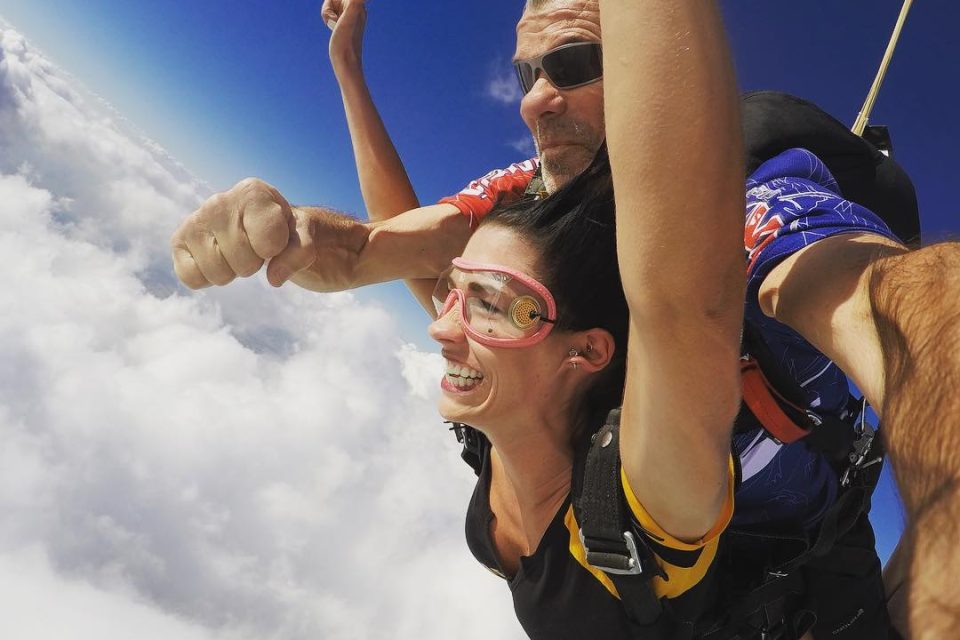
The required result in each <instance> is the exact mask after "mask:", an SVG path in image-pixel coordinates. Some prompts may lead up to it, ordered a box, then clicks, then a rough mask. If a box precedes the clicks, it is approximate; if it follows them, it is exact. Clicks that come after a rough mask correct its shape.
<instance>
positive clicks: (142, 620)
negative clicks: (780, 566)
mask: <svg viewBox="0 0 960 640" xmlns="http://www.w3.org/2000/svg"><path fill="white" fill-rule="evenodd" d="M0 55H2V58H0V256H2V257H3V259H2V261H0V264H2V267H0V442H2V443H3V444H2V447H0V601H3V602H5V607H4V609H5V611H6V614H5V615H4V616H0V637H4V638H31V640H46V639H48V638H50V639H53V638H56V639H57V640H60V639H62V638H69V639H74V638H80V639H85V638H88V637H89V638H93V637H96V638H108V639H109V638H128V637H138V638H148V639H149V638H153V637H157V638H159V637H165V638H170V637H174V638H184V639H186V640H193V639H194V638H197V639H204V640H207V639H217V640H220V639H228V640H234V639H236V640H245V639H247V638H257V639H261V638H271V639H277V640H288V639H289V640H299V639H301V638H303V639H306V638H311V639H312V638H337V639H341V638H451V637H456V638H465V639H469V638H477V639H480V638H483V639H486V638H510V637H521V634H520V632H519V627H518V625H517V623H516V621H515V620H514V619H513V614H512V609H511V606H510V599H509V591H508V590H507V588H506V587H505V585H503V584H502V582H500V581H498V580H497V579H495V578H491V577H490V576H489V574H488V573H487V572H486V571H484V570H483V569H482V568H480V567H479V566H478V565H477V564H476V563H475V562H474V561H473V560H472V558H471V557H470V556H469V552H468V551H467V549H466V545H465V543H464V541H463V533H462V531H463V513H464V510H465V506H466V502H467V499H468V497H469V495H470V491H471V489H472V480H473V479H472V473H471V472H470V471H469V470H468V469H467V468H466V467H465V466H464V465H463V464H462V463H461V462H460V460H459V456H458V455H457V450H456V446H455V444H454V442H453V440H452V437H451V436H449V435H448V434H447V433H446V430H445V428H444V426H443V425H442V424H441V421H440V419H439V418H438V417H437V415H436V412H435V410H434V406H433V401H434V393H435V390H436V380H437V378H438V375H439V373H438V371H439V367H438V359H437V357H436V356H435V355H432V354H425V353H421V352H419V351H417V350H416V349H414V348H412V347H409V346H404V344H403V341H402V340H401V339H400V337H399V336H398V333H397V329H396V325H395V323H394V320H393V319H392V318H391V317H390V316H389V314H388V313H387V312H386V311H385V310H384V309H383V308H381V307H378V306H375V305H369V304H366V305H365V304H360V303H358V302H357V301H356V299H355V298H354V297H353V296H351V295H349V294H340V295H330V296H318V295H313V294H309V293H307V292H304V291H301V290H297V289H295V288H284V289H283V290H280V291H274V290H272V289H270V288H269V287H268V286H267V285H266V284H265V283H264V281H263V280H262V279H261V278H252V279H249V280H247V281H244V282H240V283H234V284H233V285H231V286H229V287H226V288H224V289H220V290H213V291H207V292H205V293H202V294H188V293H186V292H184V291H183V290H181V289H178V288H177V287H176V286H175V280H174V277H173V275H172V271H171V268H170V265H169V258H168V256H167V239H168V237H169V235H170V233H171V232H172V230H173V228H174V227H175V226H176V224H178V222H179V220H180V219H181V218H182V217H183V216H184V215H186V214H187V213H188V212H190V211H191V210H192V209H193V208H194V207H196V205H197V204H198V203H199V202H200V201H201V200H202V198H203V197H204V196H205V195H206V193H207V191H208V190H207V188H206V187H205V186H204V185H203V184H202V183H201V182H199V181H198V180H196V179H194V178H192V177H191V176H190V175H189V174H188V173H187V172H186V171H185V170H184V169H183V168H182V167H180V166H179V165H177V164H176V163H175V162H174V161H173V160H171V159H170V158H169V157H168V156H167V155H166V154H165V153H164V152H163V151H162V149H160V147H159V146H158V145H156V144H155V143H152V142H150V141H146V140H143V139H141V138H139V137H138V136H137V135H135V134H133V133H131V131H130V129H129V127H127V126H125V125H123V124H122V123H121V122H119V119H118V117H117V116H116V114H114V113H112V111H111V110H110V108H109V107H108V106H106V105H104V104H103V103H102V102H101V101H99V100H98V99H96V98H95V97H92V96H90V95H89V94H87V93H85V92H84V91H83V90H82V89H80V88H77V87H76V86H75V84H74V83H73V82H72V80H70V79H69V77H67V76H65V75H64V74H63V73H62V72H61V71H59V70H58V69H56V68H54V67H52V66H51V65H50V64H49V63H48V62H46V61H45V60H44V59H43V58H42V56H40V55H39V54H37V53H36V52H35V51H34V50H32V49H31V47H30V45H29V43H28V42H26V41H25V39H24V38H22V37H21V36H20V35H18V34H17V33H16V32H14V31H12V30H11V29H10V28H7V27H3V25H2V24H0ZM478 611H482V612H483V615H477V612H478Z"/></svg>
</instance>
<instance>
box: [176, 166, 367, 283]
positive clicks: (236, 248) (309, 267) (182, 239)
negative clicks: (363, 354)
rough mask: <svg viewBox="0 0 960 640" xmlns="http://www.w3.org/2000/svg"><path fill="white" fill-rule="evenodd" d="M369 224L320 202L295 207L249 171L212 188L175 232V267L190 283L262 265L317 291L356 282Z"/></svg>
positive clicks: (243, 273)
mask: <svg viewBox="0 0 960 640" xmlns="http://www.w3.org/2000/svg"><path fill="white" fill-rule="evenodd" d="M368 234H369V230H368V229H367V228H366V227H365V226H364V225H362V224H360V223H359V222H357V221H356V220H353V219H351V218H347V217H345V216H341V215H337V214H335V213H332V212H330V211H326V210H324V209H318V208H306V207H296V208H295V207H291V206H290V204H289V203H288V202H287V201H286V199H284V197H283V196H282V195H280V192H279V191H277V190H276V189H274V188H273V187H272V186H270V185H268V184H267V183H265V182H262V181H260V180H257V179H254V178H248V179H247V180H243V181H242V182H240V183H238V184H237V185H236V186H234V187H233V188H232V189H230V190H229V191H227V192H225V193H219V194H217V195H214V196H212V197H211V198H209V199H208V200H207V201H206V202H204V203H203V205H201V207H200V208H199V209H197V210H196V211H195V212H194V213H193V214H192V215H191V216H190V217H189V218H187V219H186V220H185V221H184V222H183V224H181V225H180V228H179V229H177V231H176V232H175V233H174V234H173V238H172V239H171V241H170V248H171V251H172V253H173V267H174V270H175V271H176V273H177V277H178V278H180V280H181V282H183V284H185V285H186V286H188V287H190V288H191V289H202V288H204V287H208V286H210V285H211V284H214V285H220V286H223V285H226V284H229V283H230V282H232V281H233V279H234V278H236V277H237V276H240V277H248V276H251V275H253V274H255V273H257V272H258V271H259V270H260V268H261V267H262V266H263V264H264V262H265V261H267V260H269V261H270V262H269V264H268V265H267V280H268V281H269V282H270V284H272V285H273V286H275V287H279V286H280V285H282V284H283V283H284V282H286V281H287V280H291V281H292V282H294V283H295V284H298V285H300V286H301V287H304V288H306V289H311V290H313V291H321V292H323V291H342V290H344V289H348V288H351V287H353V286H354V274H355V270H356V265H357V260H358V255H359V253H360V251H361V250H362V249H363V247H364V245H365V243H366V240H367V236H368Z"/></svg>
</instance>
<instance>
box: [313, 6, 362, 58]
mask: <svg viewBox="0 0 960 640" xmlns="http://www.w3.org/2000/svg"><path fill="white" fill-rule="evenodd" d="M320 15H321V17H322V18H323V21H324V22H325V23H326V25H327V26H328V27H330V30H331V31H332V32H333V33H332V34H331V35H330V61H331V62H332V63H333V67H334V70H335V71H337V70H338V67H339V66H340V65H343V64H352V65H357V66H359V65H360V61H361V58H362V54H363V30H364V27H365V26H366V23H367V7H366V0H324V2H323V7H322V8H321V9H320Z"/></svg>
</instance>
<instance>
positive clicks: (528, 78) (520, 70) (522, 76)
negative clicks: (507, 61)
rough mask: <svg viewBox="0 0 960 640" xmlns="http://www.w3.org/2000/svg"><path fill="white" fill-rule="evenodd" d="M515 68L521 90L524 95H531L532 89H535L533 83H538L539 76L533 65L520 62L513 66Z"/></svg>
mask: <svg viewBox="0 0 960 640" xmlns="http://www.w3.org/2000/svg"><path fill="white" fill-rule="evenodd" d="M513 68H514V69H516V70H517V80H519V81H520V90H521V91H522V92H523V95H527V94H528V93H530V89H533V83H534V82H536V81H537V78H536V75H537V74H536V72H535V71H534V70H533V65H532V64H530V63H529V62H518V63H516V64H515V65H513Z"/></svg>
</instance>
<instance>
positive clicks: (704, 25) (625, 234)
mask: <svg viewBox="0 0 960 640" xmlns="http://www.w3.org/2000/svg"><path fill="white" fill-rule="evenodd" d="M600 6H601V11H600V15H601V26H602V30H603V41H604V97H605V105H606V107H605V111H606V126H607V141H608V146H609V151H610V161H611V165H612V169H613V180H614V189H615V192H616V205H617V245H618V252H617V255H618V258H619V261H620V271H621V275H622V279H623V286H624V291H625V293H626V296H627V301H628V304H629V308H630V338H629V344H628V349H627V380H626V392H625V397H624V403H623V420H622V423H621V424H622V427H621V429H622V431H621V433H622V435H621V454H622V459H623V466H624V471H625V473H626V475H627V479H628V481H629V483H630V485H631V488H632V489H633V491H634V494H635V495H636V497H637V498H638V499H639V501H640V502H641V503H642V504H643V505H644V507H645V508H646V510H647V511H648V512H649V513H650V515H651V516H652V517H653V518H654V519H655V520H656V521H657V523H658V524H659V525H660V526H661V527H662V528H663V529H664V530H666V531H668V532H669V533H671V534H672V535H674V536H676V537H678V538H681V539H687V540H690V541H694V540H697V539H700V538H702V537H703V536H704V535H706V534H707V533H708V532H711V531H715V530H716V527H715V525H716V524H717V518H718V515H719V514H720V512H721V509H723V507H724V504H725V501H726V500H727V496H728V494H729V481H730V480H729V456H730V436H731V429H732V425H733V420H734V417H735V415H736V413H737V409H738V406H739V398H740V377H739V367H738V357H739V344H740V331H741V324H742V314H743V300H744V289H745V275H744V262H743V215H744V181H743V164H742V162H743V161H742V151H741V144H742V143H741V140H740V120H739V111H738V99H737V92H736V87H735V80H734V73H733V68H732V65H731V62H730V57H729V52H728V49H727V44H726V39H725V34H724V29H723V23H722V19H721V16H720V11H719V8H718V6H717V3H716V2H715V1H714V0H644V1H643V2H636V1H635V0H601V3H600Z"/></svg>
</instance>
